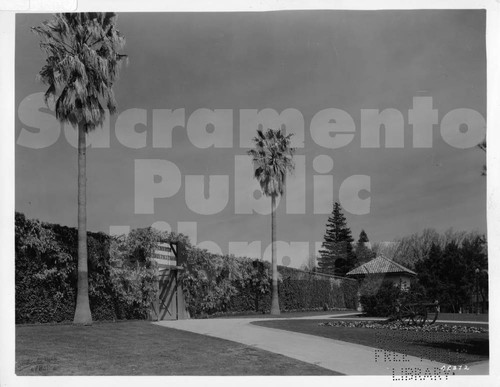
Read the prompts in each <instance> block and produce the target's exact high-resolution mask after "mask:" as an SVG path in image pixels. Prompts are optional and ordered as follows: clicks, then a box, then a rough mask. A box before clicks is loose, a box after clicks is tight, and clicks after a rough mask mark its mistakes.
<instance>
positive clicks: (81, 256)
mask: <svg viewBox="0 0 500 387" xmlns="http://www.w3.org/2000/svg"><path fill="white" fill-rule="evenodd" d="M86 152H87V144H86V131H85V125H84V124H79V125H78V288H77V297H76V309H75V318H74V319H73V323H74V324H83V325H90V324H92V315H91V313H90V304H89V279H88V263H87V195H86V190H87V188H86V186H87V176H86V174H87V173H86V163H87V159H86V158H87V155H86Z"/></svg>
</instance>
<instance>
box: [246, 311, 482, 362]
mask: <svg viewBox="0 0 500 387" xmlns="http://www.w3.org/2000/svg"><path fill="white" fill-rule="evenodd" d="M327 321H328V320H274V321H255V322H253V323H252V324H255V325H259V326H263V327H268V328H275V329H283V330H287V331H293V332H300V333H305V334H310V335H314V336H321V337H327V338H330V339H335V340H341V341H347V342H350V343H356V344H361V345H366V346H369V347H374V348H378V349H383V350H386V351H394V352H399V353H403V354H407V355H412V356H416V357H420V358H423V359H429V360H435V361H438V362H441V363H443V364H450V365H460V364H461V365H465V364H471V363H473V362H477V361H483V360H488V358H489V334H488V333H467V334H465V333H446V332H422V331H404V330H389V329H368V328H349V327H331V326H319V325H318V324H319V323H320V322H327Z"/></svg>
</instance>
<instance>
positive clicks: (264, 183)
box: [248, 129, 295, 196]
mask: <svg viewBox="0 0 500 387" xmlns="http://www.w3.org/2000/svg"><path fill="white" fill-rule="evenodd" d="M291 136H292V134H289V135H285V133H284V131H283V130H282V129H276V130H273V129H268V130H267V131H265V132H264V131H263V130H261V129H259V130H257V136H256V137H254V138H253V142H254V146H255V147H254V148H253V149H250V150H249V151H248V154H249V155H250V156H251V157H252V162H253V165H254V168H255V174H254V177H255V178H256V179H257V180H258V181H259V183H260V186H261V188H262V191H263V193H264V195H266V196H279V195H283V192H284V190H285V180H286V174H287V172H293V170H294V162H293V155H294V153H295V148H292V147H291V146H290V137H291Z"/></svg>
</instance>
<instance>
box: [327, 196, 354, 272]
mask: <svg viewBox="0 0 500 387" xmlns="http://www.w3.org/2000/svg"><path fill="white" fill-rule="evenodd" d="M353 241H354V240H353V238H352V236H351V230H350V229H349V227H347V222H346V219H345V216H344V214H343V213H342V207H341V206H340V204H339V203H337V202H335V203H334V205H333V211H332V215H331V216H330V217H329V218H328V223H327V224H326V233H325V238H324V242H323V244H322V246H321V247H322V250H320V251H319V254H320V257H319V259H318V268H319V271H321V272H323V273H329V274H336V275H345V274H346V273H347V272H348V271H349V270H351V269H352V268H353V267H354V265H355V255H354V252H353V248H352V242H353Z"/></svg>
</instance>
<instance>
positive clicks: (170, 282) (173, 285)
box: [158, 270, 177, 320]
mask: <svg viewBox="0 0 500 387" xmlns="http://www.w3.org/2000/svg"><path fill="white" fill-rule="evenodd" d="M158 288H159V289H158V304H159V305H158V309H159V313H158V319H159V320H177V270H164V271H163V273H162V275H161V277H160V281H159V283H158Z"/></svg>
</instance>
